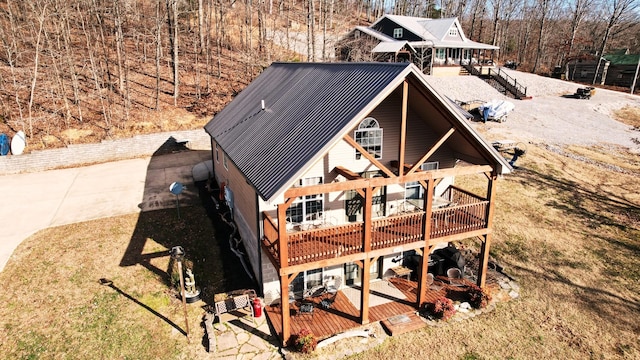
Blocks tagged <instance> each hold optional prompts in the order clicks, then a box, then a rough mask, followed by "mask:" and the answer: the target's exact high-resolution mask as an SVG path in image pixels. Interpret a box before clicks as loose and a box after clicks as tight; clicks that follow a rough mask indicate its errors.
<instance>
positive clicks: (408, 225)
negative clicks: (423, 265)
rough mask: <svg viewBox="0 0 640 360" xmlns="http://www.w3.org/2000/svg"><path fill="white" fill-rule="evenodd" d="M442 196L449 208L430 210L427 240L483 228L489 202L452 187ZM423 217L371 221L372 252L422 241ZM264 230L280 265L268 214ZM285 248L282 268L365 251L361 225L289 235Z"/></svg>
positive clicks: (265, 240) (265, 241)
mask: <svg viewBox="0 0 640 360" xmlns="http://www.w3.org/2000/svg"><path fill="white" fill-rule="evenodd" d="M442 196H443V197H445V198H446V199H448V200H449V201H450V205H449V206H447V207H444V208H439V209H434V210H432V215H431V231H430V234H429V239H437V238H441V237H445V236H449V235H456V234H462V233H465V232H470V231H475V230H480V229H483V228H486V226H487V218H486V215H487V208H488V206H489V201H487V200H485V199H482V198H480V197H478V196H476V195H474V194H472V193H470V192H467V191H465V190H462V189H460V188H457V187H453V186H452V187H450V188H449V189H448V190H447V191H446V192H445V193H444V194H443V195H442ZM424 217H425V213H424V212H423V211H416V212H412V213H405V214H400V215H396V216H389V217H384V218H378V219H374V220H372V222H371V250H379V249H385V248H393V247H397V246H400V245H404V244H408V243H412V242H416V241H420V240H422V239H424ZM263 228H264V237H263V239H262V242H263V245H264V247H265V248H266V249H267V250H268V251H269V253H270V254H271V256H272V258H273V259H274V260H275V261H277V262H279V259H280V257H279V249H280V248H279V243H280V242H279V239H278V229H277V225H276V223H275V222H274V221H273V219H272V218H271V217H269V216H268V215H267V214H264V220H263ZM287 245H288V246H287V249H288V264H286V265H283V264H281V266H290V265H297V264H304V263H310V262H314V261H320V260H324V259H331V258H337V257H341V256H346V255H351V254H357V253H360V252H363V251H364V223H362V222H356V223H349V224H344V225H338V226H329V227H321V228H315V229H307V230H302V231H295V232H288V233H287Z"/></svg>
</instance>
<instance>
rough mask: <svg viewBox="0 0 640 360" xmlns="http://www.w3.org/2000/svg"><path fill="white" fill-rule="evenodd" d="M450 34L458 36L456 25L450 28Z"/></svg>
mask: <svg viewBox="0 0 640 360" xmlns="http://www.w3.org/2000/svg"><path fill="white" fill-rule="evenodd" d="M449 36H458V28H456V27H455V26H452V27H451V28H450V29H449Z"/></svg>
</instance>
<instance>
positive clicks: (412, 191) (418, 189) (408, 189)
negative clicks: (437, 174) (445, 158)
mask: <svg viewBox="0 0 640 360" xmlns="http://www.w3.org/2000/svg"><path fill="white" fill-rule="evenodd" d="M420 169H422V170H424V171H427V170H437V169H438V162H437V161H434V162H426V163H424V164H422V165H421V166H420ZM423 196H424V188H423V187H422V185H420V182H418V181H412V182H408V183H406V184H405V186H404V198H405V199H422V197H423Z"/></svg>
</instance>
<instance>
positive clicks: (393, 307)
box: [265, 278, 464, 339]
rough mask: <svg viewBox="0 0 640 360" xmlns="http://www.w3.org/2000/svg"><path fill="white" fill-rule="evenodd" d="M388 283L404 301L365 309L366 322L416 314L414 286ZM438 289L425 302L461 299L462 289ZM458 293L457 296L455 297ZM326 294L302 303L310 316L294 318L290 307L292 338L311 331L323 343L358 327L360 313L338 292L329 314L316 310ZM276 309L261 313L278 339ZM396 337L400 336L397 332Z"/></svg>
mask: <svg viewBox="0 0 640 360" xmlns="http://www.w3.org/2000/svg"><path fill="white" fill-rule="evenodd" d="M389 281H390V282H391V283H392V284H393V285H394V286H395V287H396V288H398V289H399V290H400V291H402V293H403V294H404V296H405V297H406V299H395V300H394V301H391V302H389V303H386V304H382V305H378V306H373V307H370V308H369V322H370V323H373V322H378V321H383V320H387V319H389V318H391V317H393V316H397V315H401V314H412V313H415V311H416V310H417V306H416V293H417V283H416V282H415V281H409V280H406V279H403V278H391V279H389ZM437 285H438V286H439V287H440V289H438V290H431V289H428V290H427V302H435V300H436V299H437V298H438V297H440V296H448V297H450V298H451V297H462V294H463V293H464V289H463V288H458V287H455V286H450V285H447V284H445V283H442V284H440V283H438V284H437ZM458 293H459V294H458ZM327 296H329V295H328V294H324V295H322V296H319V297H314V298H308V299H304V301H305V302H312V303H313V304H314V309H313V315H310V314H298V313H297V309H298V305H299V304H300V302H299V301H297V302H296V304H291V305H292V306H291V308H292V309H291V334H292V335H295V334H297V333H298V332H300V330H301V329H303V328H307V329H309V330H311V331H312V332H313V333H314V334H315V335H316V336H317V337H318V339H324V338H327V337H330V336H332V335H334V334H338V333H341V332H344V331H347V330H350V329H353V328H357V327H360V326H362V324H361V323H360V319H359V316H360V311H359V310H358V309H356V308H355V307H354V306H353V304H351V302H350V301H349V299H348V298H347V296H346V295H345V294H344V293H343V292H342V291H338V293H337V295H336V298H335V302H334V303H333V306H332V307H331V308H330V309H329V310H324V309H323V308H322V307H320V306H319V304H320V301H322V300H323V299H325V298H326V297H327ZM280 312H281V308H280V306H279V305H276V306H266V307H265V313H266V315H267V317H268V318H269V321H270V322H271V325H272V326H273V328H274V330H275V332H276V333H277V334H278V336H280V337H281V336H282V316H281V314H280ZM399 333H400V332H399Z"/></svg>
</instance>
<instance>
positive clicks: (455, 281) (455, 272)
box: [447, 268, 464, 286]
mask: <svg viewBox="0 0 640 360" xmlns="http://www.w3.org/2000/svg"><path fill="white" fill-rule="evenodd" d="M447 277H448V278H449V284H450V285H453V286H463V285H464V284H463V283H462V272H461V271H460V269H458V268H451V269H449V270H447Z"/></svg>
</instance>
